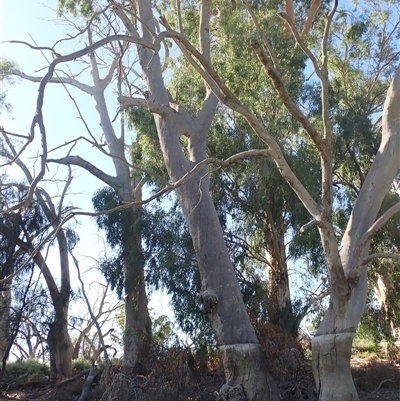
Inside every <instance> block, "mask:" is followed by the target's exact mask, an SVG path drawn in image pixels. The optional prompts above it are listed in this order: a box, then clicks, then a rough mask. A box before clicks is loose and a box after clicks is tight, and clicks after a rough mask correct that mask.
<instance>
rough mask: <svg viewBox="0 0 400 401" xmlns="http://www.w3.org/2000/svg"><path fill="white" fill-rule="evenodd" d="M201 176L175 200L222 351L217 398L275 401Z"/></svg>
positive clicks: (271, 381)
mask: <svg viewBox="0 0 400 401" xmlns="http://www.w3.org/2000/svg"><path fill="white" fill-rule="evenodd" d="M205 173H206V171H204V170H203V171H202V172H200V173H199V174H197V175H195V176H194V177H192V178H191V179H190V180H189V181H188V182H187V183H186V184H185V185H183V186H181V187H179V188H178V189H177V194H178V198H179V201H180V204H181V206H182V210H183V214H184V216H185V219H186V221H187V222H188V226H189V230H190V234H191V237H192V239H193V245H194V249H195V252H196V256H197V261H198V266H199V270H200V276H201V279H202V292H201V293H200V300H201V302H202V305H203V312H204V313H205V314H207V315H208V316H209V318H210V321H211V325H212V328H213V331H214V333H215V336H216V340H217V343H218V346H219V349H220V350H221V351H222V359H223V363H224V370H225V377H226V384H225V385H224V386H222V388H221V390H220V395H221V397H222V399H223V400H229V399H233V398H231V397H233V394H241V393H243V395H245V396H246V397H247V398H243V399H246V400H252V401H261V400H263V401H266V400H271V401H272V400H277V399H278V390H277V387H276V385H275V383H274V381H273V379H272V378H271V376H270V375H269V373H268V371H267V366H266V359H265V356H264V353H263V351H262V349H261V346H260V344H259V343H258V340H257V338H256V336H255V333H254V330H253V327H252V326H251V323H250V320H249V318H248V315H247V312H246V309H245V306H244V303H243V299H242V294H241V292H240V289H239V285H238V282H237V279H236V276H235V272H234V269H233V266H232V262H231V260H230V257H229V254H228V250H227V247H226V244H225V241H224V236H223V231H222V228H221V225H220V222H219V219H218V216H217V213H216V211H215V207H214V205H213V203H212V200H211V197H210V195H209V192H208V189H209V188H208V179H205V178H204V174H205ZM235 399H236V398H235ZM238 399H239V398H238Z"/></svg>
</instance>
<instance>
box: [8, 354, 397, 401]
mask: <svg viewBox="0 0 400 401" xmlns="http://www.w3.org/2000/svg"><path fill="white" fill-rule="evenodd" d="M285 359H286V358H285ZM295 365H296V362H295V361H294V362H293V366H291V367H288V369H287V371H285V372H283V376H284V377H286V379H285V381H282V382H281V390H282V394H283V399H284V400H298V399H306V400H309V401H314V400H315V389H314V388H313V379H312V376H311V368H310V366H309V365H308V364H302V366H301V369H298V367H296V366H295ZM399 367H400V365H399V364H398V363H396V362H391V361H388V360H384V359H372V358H370V359H368V358H367V359H360V358H354V359H353V360H352V369H353V377H354V381H355V384H356V387H357V390H358V391H359V395H360V400H361V401H375V400H376V401H377V400H379V401H399V400H400V373H399ZM114 373H117V375H113V374H110V375H109V379H108V380H106V383H105V386H104V385H100V383H95V384H94V385H93V387H92V390H91V393H90V395H89V398H88V400H90V401H100V400H101V398H102V396H103V394H104V391H105V390H107V391H108V397H106V399H103V401H108V400H110V399H113V397H115V398H114V399H118V400H125V401H130V400H139V399H140V400H141V401H150V400H151V401H190V400H197V401H214V400H215V398H216V395H217V393H216V390H218V388H219V387H220V386H221V384H223V382H224V377H223V375H222V373H221V370H220V369H216V368H214V369H213V370H212V371H209V372H207V373H205V372H203V373H199V372H197V373H196V372H195V373H192V372H191V371H190V370H188V369H187V367H186V365H185V364H184V363H182V364H180V365H179V366H176V370H175V371H174V372H171V371H164V372H163V373H162V374H160V372H157V373H158V375H157V376H156V375H154V376H153V375H149V376H147V377H145V376H134V378H133V379H132V376H131V375H126V374H123V373H122V372H120V371H118V372H114ZM83 384H84V378H81V379H78V380H76V381H74V382H72V383H67V384H65V385H63V386H60V387H59V388H58V389H56V390H55V389H54V388H52V387H51V386H50V385H49V384H43V383H36V384H35V383H33V384H29V385H26V386H24V387H23V388H13V386H12V385H5V384H0V385H1V387H0V389H1V392H0V401H5V400H24V401H74V400H76V399H77V398H78V396H79V395H80V393H81V391H82V386H83ZM117 397H118V398H117Z"/></svg>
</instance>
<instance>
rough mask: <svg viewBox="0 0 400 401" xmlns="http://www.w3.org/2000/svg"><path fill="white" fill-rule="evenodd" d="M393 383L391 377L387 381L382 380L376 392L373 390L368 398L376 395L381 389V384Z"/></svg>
mask: <svg viewBox="0 0 400 401" xmlns="http://www.w3.org/2000/svg"><path fill="white" fill-rule="evenodd" d="M393 381H394V376H392V377H391V378H389V379H385V380H382V381H381V382H380V383H379V386H378V388H377V389H376V390H374V391H373V392H372V393H371V394H370V395H369V396H368V398H369V397H371V396H372V395H373V394H375V393H377V392H378V391H379V389H380V388H381V387H382V384H383V383H386V382H391V383H393Z"/></svg>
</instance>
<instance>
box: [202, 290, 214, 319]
mask: <svg viewBox="0 0 400 401" xmlns="http://www.w3.org/2000/svg"><path fill="white" fill-rule="evenodd" d="M199 300H200V302H201V303H202V304H203V313H204V314H205V315H208V314H209V313H211V312H212V308H213V307H214V306H215V305H217V303H218V297H217V296H216V295H215V294H214V293H213V292H211V291H209V290H205V291H202V292H200V294H199Z"/></svg>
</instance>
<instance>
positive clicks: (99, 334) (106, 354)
mask: <svg viewBox="0 0 400 401" xmlns="http://www.w3.org/2000/svg"><path fill="white" fill-rule="evenodd" d="M69 253H70V255H71V257H72V259H73V261H74V263H75V267H76V271H77V272H78V280H79V282H80V283H81V288H82V294H83V297H84V298H85V302H86V306H87V308H88V311H89V314H90V317H91V318H92V321H93V324H94V325H95V326H96V330H97V334H98V336H99V341H100V344H101V347H102V348H103V352H104V358H105V360H106V363H107V364H109V363H110V358H109V357H108V352H107V347H106V343H105V342H104V337H103V333H102V331H101V327H100V325H99V322H98V320H97V319H96V316H95V315H94V313H93V311H92V307H91V306H90V301H89V299H88V297H87V294H86V291H85V284H84V283H83V281H82V277H81V271H80V268H79V262H78V260H77V259H76V257H75V255H74V254H73V252H72V249H70V250H69Z"/></svg>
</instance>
